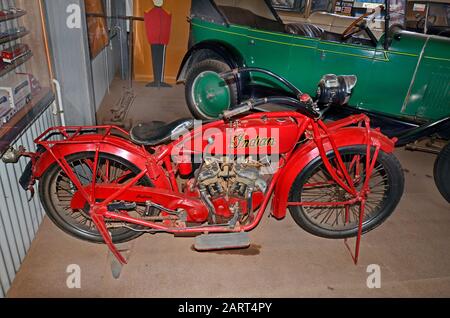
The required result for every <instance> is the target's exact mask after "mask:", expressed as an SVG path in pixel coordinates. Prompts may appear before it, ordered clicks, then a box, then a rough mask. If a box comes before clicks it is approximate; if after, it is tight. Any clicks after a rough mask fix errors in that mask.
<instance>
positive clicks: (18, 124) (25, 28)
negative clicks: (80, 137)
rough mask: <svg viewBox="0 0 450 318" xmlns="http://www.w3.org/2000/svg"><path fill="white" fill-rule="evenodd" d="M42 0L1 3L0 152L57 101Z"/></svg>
mask: <svg viewBox="0 0 450 318" xmlns="http://www.w3.org/2000/svg"><path fill="white" fill-rule="evenodd" d="M43 21H44V20H43V18H42V7H41V2H40V0H1V1H0V53H1V56H0V153H3V152H4V151H5V150H6V149H7V148H8V147H9V145H10V144H11V143H12V142H13V141H14V140H15V139H16V138H17V137H18V136H19V135H20V134H21V132H22V131H24V129H26V127H27V126H29V125H30V124H31V123H32V122H33V121H34V120H35V119H36V118H37V117H38V116H39V115H40V113H42V112H43V111H44V110H45V109H47V108H48V107H49V106H50V105H51V104H52V102H53V101H54V94H53V89H52V81H51V78H52V76H51V65H50V63H49V54H48V46H47V43H46V36H45V29H44V24H43V23H44V22H43Z"/></svg>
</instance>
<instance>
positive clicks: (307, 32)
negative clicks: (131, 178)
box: [178, 0, 450, 202]
mask: <svg viewBox="0 0 450 318" xmlns="http://www.w3.org/2000/svg"><path fill="white" fill-rule="evenodd" d="M329 1H332V0H329ZM313 2H314V1H313ZM405 8H406V1H404V0H396V1H393V0H392V1H388V0H386V1H385V3H384V4H383V8H381V7H379V8H378V10H376V9H372V8H370V9H368V10H367V12H366V13H364V14H362V15H361V16H360V17H358V18H352V19H350V20H349V21H348V25H347V26H346V27H345V30H344V31H343V32H341V33H336V32H334V31H328V30H325V29H323V28H321V27H319V26H317V25H315V24H313V23H310V22H309V21H305V22H297V23H284V22H283V21H282V19H281V18H280V16H279V15H278V13H277V11H276V10H275V9H274V7H273V6H272V3H271V1H269V0H266V1H260V0H245V1H244V0H235V1H229V0H215V1H213V0H193V1H192V9H191V16H190V19H189V20H190V24H191V34H190V39H191V41H190V49H189V51H188V53H187V54H186V56H185V57H184V60H183V62H182V64H181V67H180V71H179V74H178V81H180V82H184V83H185V86H186V88H185V90H186V101H187V104H188V107H189V109H190V110H191V112H192V114H193V115H194V117H196V118H200V119H213V118H217V117H218V116H219V115H220V114H221V112H222V111H223V110H225V109H230V108H233V107H234V106H235V105H236V104H238V103H240V102H242V101H243V100H246V99H248V98H258V97H261V96H267V95H268V94H269V95H272V96H283V95H285V94H286V89H285V87H283V85H278V84H275V83H274V82H273V81H272V80H270V79H269V78H267V77H265V76H261V75H259V74H253V73H252V72H247V73H246V74H240V75H239V76H238V75H236V76H235V78H234V79H233V80H230V79H227V80H224V79H223V78H222V77H221V76H220V74H221V73H222V72H228V71H230V70H232V69H236V68H239V67H242V66H252V67H260V68H264V69H269V70H271V71H273V72H274V73H277V74H280V75H282V76H283V77H285V78H287V79H288V80H289V81H291V82H292V83H293V84H294V85H297V86H301V87H303V88H304V91H305V92H306V93H308V94H310V95H311V96H314V95H315V94H316V85H315V83H317V81H319V80H320V78H322V76H323V75H325V74H355V75H356V76H357V78H358V85H357V87H356V88H355V90H354V93H353V95H352V97H351V98H350V100H349V101H348V104H347V105H345V106H344V107H341V108H335V109H334V110H332V111H330V112H329V113H327V116H328V119H333V120H336V119H340V118H343V117H346V116H348V115H351V114H355V113H361V112H363V113H365V114H367V115H368V116H369V117H370V118H371V119H372V122H373V124H374V125H375V126H376V127H380V128H381V130H382V131H383V132H384V133H385V134H387V135H388V136H390V137H397V138H398V139H399V141H398V142H397V146H405V145H408V144H411V143H414V142H416V141H418V140H419V139H421V138H425V137H429V136H431V135H437V136H438V137H439V140H443V142H440V141H439V144H433V146H426V147H415V149H418V150H424V151H429V152H434V153H439V152H440V149H442V144H445V143H447V142H448V140H449V139H450V85H449V83H450V39H449V38H446V37H442V36H435V35H426V34H419V33H415V32H409V31H405V30H404V27H403V25H402V24H401V22H402V17H403V16H404V12H405ZM375 15H376V16H381V17H382V18H383V20H384V23H383V24H384V31H383V32H382V34H381V35H380V36H379V37H377V36H376V35H375V34H374V33H373V32H372V29H371V27H370V25H371V23H370V22H371V21H373V19H374V16H375ZM385 17H388V18H385ZM325 84H326V85H331V86H332V85H334V83H332V81H330V82H328V83H325ZM293 97H295V96H293ZM447 153H448V152H447ZM448 157H449V158H448V160H449V162H450V155H449V156H448ZM449 171H450V169H449ZM449 178H450V176H449ZM447 180H448V179H447ZM438 187H439V185H438ZM444 196H446V198H447V200H449V202H450V189H449V190H448V193H447V194H446V195H444Z"/></svg>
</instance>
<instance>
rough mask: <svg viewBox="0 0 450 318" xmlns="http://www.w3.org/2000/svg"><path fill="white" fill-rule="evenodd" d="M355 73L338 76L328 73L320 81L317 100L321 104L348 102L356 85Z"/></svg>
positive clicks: (342, 103)
mask: <svg viewBox="0 0 450 318" xmlns="http://www.w3.org/2000/svg"><path fill="white" fill-rule="evenodd" d="M356 82H357V77H356V76H355V75H342V76H337V75H334V74H327V75H325V76H324V77H322V79H321V80H320V82H319V87H318V88H317V101H318V103H319V104H338V105H344V104H347V103H348V101H349V99H350V96H351V94H352V89H353V88H354V87H355V85H356Z"/></svg>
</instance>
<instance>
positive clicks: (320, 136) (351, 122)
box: [24, 111, 395, 264]
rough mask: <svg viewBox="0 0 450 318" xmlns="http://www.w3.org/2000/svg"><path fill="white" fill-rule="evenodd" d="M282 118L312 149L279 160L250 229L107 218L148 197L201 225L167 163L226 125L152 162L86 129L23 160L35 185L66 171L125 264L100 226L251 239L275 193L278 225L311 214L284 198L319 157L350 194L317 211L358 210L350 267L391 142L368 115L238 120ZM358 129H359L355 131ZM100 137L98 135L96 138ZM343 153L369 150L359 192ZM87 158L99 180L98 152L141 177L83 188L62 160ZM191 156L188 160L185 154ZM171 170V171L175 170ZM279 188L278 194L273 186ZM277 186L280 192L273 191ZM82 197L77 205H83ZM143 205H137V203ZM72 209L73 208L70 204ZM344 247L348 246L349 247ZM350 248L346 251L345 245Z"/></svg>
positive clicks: (63, 132)
mask: <svg viewBox="0 0 450 318" xmlns="http://www.w3.org/2000/svg"><path fill="white" fill-rule="evenodd" d="M261 116H265V117H266V118H279V117H291V118H294V119H295V120H296V122H297V131H296V134H297V139H296V140H299V139H300V137H301V136H303V135H304V134H306V136H308V137H309V141H308V142H306V143H305V144H304V145H302V146H301V147H299V148H298V149H297V148H296V143H293V144H292V145H291V147H290V149H289V151H288V152H287V153H284V154H282V158H281V162H280V166H281V168H280V169H278V170H277V172H276V173H275V174H274V175H273V178H272V181H271V183H270V185H269V187H268V189H267V191H266V193H265V196H264V200H263V202H262V204H261V206H260V207H259V209H258V211H257V212H256V214H255V217H254V218H253V220H252V222H251V223H250V224H247V225H240V224H239V223H238V224H237V225H236V227H235V228H232V229H230V228H229V227H223V226H215V225H213V226H199V227H186V226H184V227H173V226H171V225H167V224H165V223H162V224H161V223H156V222H152V221H145V220H142V219H137V218H133V217H131V216H129V215H128V214H127V213H126V212H125V211H120V212H119V213H116V212H110V211H108V209H107V205H108V204H109V203H111V202H112V201H114V200H125V201H133V200H134V201H138V199H137V196H136V193H137V192H141V193H143V194H146V195H148V196H149V197H151V200H152V202H155V203H157V204H160V205H162V206H165V207H169V208H170V207H171V206H172V205H173V202H185V203H186V209H187V211H188V212H189V211H190V213H189V214H190V215H191V216H192V219H191V221H195V220H196V219H195V217H196V216H195V213H197V215H198V216H199V219H200V218H201V215H204V214H205V213H208V210H207V208H206V206H205V205H204V204H203V203H202V201H201V200H199V198H196V197H192V196H188V195H185V194H183V193H181V191H180V189H178V184H177V181H176V172H177V171H176V169H175V170H174V165H173V164H172V161H171V154H172V150H174V147H180V145H181V144H182V143H183V142H184V141H185V140H187V139H188V138H192V137H193V136H194V135H195V134H197V133H202V132H204V131H205V130H206V129H208V128H212V127H220V126H223V125H224V122H223V121H216V122H213V123H210V124H207V125H204V126H202V127H201V128H199V129H195V130H193V131H191V132H189V133H187V134H186V135H184V136H182V137H181V138H180V139H179V140H177V141H174V142H172V143H170V144H168V145H161V146H158V147H155V148H153V150H154V154H150V153H149V152H148V151H147V150H146V148H145V147H144V146H137V145H135V144H133V143H131V142H130V141H128V140H127V139H126V138H127V137H128V136H129V134H128V132H126V131H124V130H123V129H121V128H118V127H114V126H89V127H55V128H50V129H48V130H46V131H45V132H44V133H43V134H41V135H40V136H39V137H38V138H37V139H36V140H35V143H37V144H38V145H41V146H42V147H44V148H45V149H46V152H44V153H43V154H29V153H27V154H24V155H28V156H30V157H32V160H33V163H34V165H33V178H39V177H40V176H42V174H43V173H44V172H45V171H46V169H48V167H50V166H51V165H52V164H53V163H55V162H56V163H57V164H59V165H60V166H61V168H62V169H63V171H64V172H65V173H66V174H67V176H68V177H69V178H70V179H71V181H72V182H73V183H74V185H75V186H76V187H77V189H78V190H79V192H80V195H78V198H77V200H85V201H87V202H89V204H90V206H91V211H90V214H91V217H92V220H93V222H94V223H95V225H96V226H97V228H98V230H99V232H100V233H101V235H102V237H103V239H104V241H105V243H106V244H107V245H108V247H109V248H110V249H111V251H112V253H113V254H114V255H115V256H116V257H117V259H118V260H119V261H120V262H121V263H123V264H125V263H126V260H125V259H124V258H123V256H122V255H121V254H120V253H119V252H118V250H117V249H116V248H115V246H114V244H113V243H112V240H111V237H110V235H109V232H108V230H107V228H106V224H105V218H107V219H114V220H120V221H124V222H128V223H132V224H136V225H141V226H144V227H148V228H151V229H155V230H160V231H165V232H168V233H202V232H207V233H211V232H240V231H250V230H252V229H253V228H255V227H256V226H257V225H258V223H259V222H260V220H261V218H262V217H263V214H264V211H265V209H266V207H267V204H268V202H269V200H270V198H271V196H272V194H273V193H275V198H274V204H273V207H272V208H273V209H272V214H273V215H274V216H275V217H277V218H282V217H284V215H285V213H286V207H288V206H293V205H299V206H313V205H318V203H317V202H314V203H313V202H287V197H288V191H289V189H290V187H291V185H292V182H293V180H294V179H295V177H296V176H297V175H298V173H299V172H300V171H301V170H302V169H303V168H304V167H306V165H307V164H308V163H309V162H311V161H312V160H313V159H314V158H316V157H318V156H320V157H321V158H322V160H323V161H324V164H325V166H326V168H327V170H328V171H329V173H330V175H331V176H332V177H333V179H334V182H336V183H338V184H339V185H340V186H341V187H342V188H343V189H345V190H346V191H347V192H348V193H350V194H352V196H353V199H352V200H349V201H346V202H326V203H325V202H324V203H320V204H322V205H332V206H345V207H346V208H347V209H348V206H349V205H351V204H355V203H356V202H360V205H361V209H360V224H359V229H358V237H357V242H356V247H355V255H354V256H353V255H352V257H353V259H354V262H355V263H356V262H357V261H358V256H359V246H360V239H361V232H362V219H363V216H364V207H365V199H366V196H367V194H368V191H369V186H368V183H369V180H370V177H371V172H372V169H373V167H374V164H375V162H376V159H377V156H378V153H379V150H380V149H383V151H385V152H388V153H389V152H392V151H393V149H394V144H395V139H392V140H391V139H388V138H387V137H385V136H384V135H382V134H381V133H380V132H379V131H377V130H371V129H370V123H369V119H368V117H367V116H365V115H357V116H350V117H349V118H346V119H343V120H340V121H337V122H333V123H330V124H327V125H326V124H324V123H323V122H322V121H321V120H314V119H311V118H309V117H306V116H304V115H302V114H300V113H297V112H293V111H285V112H272V113H264V114H261V113H255V114H251V115H248V116H246V117H244V118H242V120H244V119H246V120H250V119H254V118H261ZM355 125H357V126H355ZM86 131H96V132H98V133H96V134H88V135H84V134H83V133H84V132H86ZM99 131H103V133H99ZM114 132H116V133H118V134H120V135H123V136H124V137H125V138H122V137H117V136H114V134H113V133H114ZM55 133H56V134H58V135H60V136H62V137H63V139H62V140H48V139H47V138H46V137H48V136H49V135H52V134H55ZM347 145H366V146H367V156H366V157H367V163H366V166H367V167H370V168H369V169H368V171H367V172H368V173H367V174H366V180H365V182H364V185H363V187H362V190H361V191H359V192H358V191H357V190H356V188H355V187H354V185H353V181H352V179H351V178H350V176H349V173H348V171H347V169H346V168H345V165H344V164H343V161H342V158H341V156H340V154H339V151H338V149H339V148H340V147H343V146H347ZM372 148H375V152H374V153H373V156H372V157H371V149H372ZM82 151H90V152H94V153H95V156H94V163H93V165H94V170H93V175H96V172H97V170H96V169H97V164H98V157H99V153H100V152H102V153H103V152H106V153H111V154H115V155H118V156H121V157H124V158H125V159H127V160H129V161H130V162H132V163H133V164H135V165H136V166H137V167H139V168H140V169H141V173H140V174H139V175H137V176H136V177H134V178H133V179H132V180H130V181H129V182H128V183H126V184H125V185H122V186H121V187H115V188H114V187H112V186H111V185H108V186H105V185H97V184H96V183H95V180H94V181H93V183H92V185H90V186H88V187H86V186H82V185H81V183H80V181H79V180H78V178H77V177H76V176H75V175H74V173H73V172H72V171H71V169H70V168H69V166H68V164H67V161H66V159H65V157H66V156H67V155H69V154H73V153H77V152H82ZM329 151H334V152H335V154H336V158H337V162H338V164H337V165H336V166H334V165H333V164H332V163H331V162H330V161H329V160H328V158H327V153H328V152H329ZM184 154H189V153H186V152H185V153H184ZM175 168H176V167H175ZM143 176H148V177H149V178H150V180H151V181H152V182H153V184H154V186H155V187H153V188H150V187H139V186H136V183H137V182H138V181H139V180H140V179H141V178H142V177H143ZM278 184H279V186H278ZM276 185H277V186H276ZM100 193H101V198H102V199H103V201H102V202H99V203H98V202H96V198H98V196H97V194H98V195H99V196H100ZM80 196H81V197H80ZM141 201H142V200H141ZM74 204H75V203H74ZM346 244H347V243H346ZM347 246H348V245H347Z"/></svg>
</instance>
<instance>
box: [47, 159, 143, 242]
mask: <svg viewBox="0 0 450 318" xmlns="http://www.w3.org/2000/svg"><path fill="white" fill-rule="evenodd" d="M65 159H66V160H67V163H68V164H69V165H70V166H71V167H72V170H73V171H74V172H75V174H76V175H77V176H78V178H79V180H80V181H81V183H82V184H83V185H87V184H91V183H92V169H91V168H90V167H89V164H91V165H92V163H93V162H94V153H93V152H82V153H77V154H74V155H70V156H67V157H66V158H65ZM98 162H99V163H98V168H97V169H98V170H97V171H98V173H97V182H98V183H102V182H105V183H106V182H117V183H118V184H124V183H126V182H127V181H128V180H130V179H132V178H133V177H134V176H136V175H138V174H139V173H140V169H139V168H137V167H136V166H135V165H133V164H132V163H130V162H128V161H127V160H125V159H123V158H120V157H117V156H114V155H110V154H105V153H101V154H99V159H98ZM113 178H114V179H113ZM106 179H109V180H106ZM139 185H145V186H151V182H150V180H149V179H148V178H147V177H143V178H142V179H141V180H140V181H139ZM75 192H76V188H75V186H74V185H73V183H72V182H71V181H70V180H69V178H68V177H67V176H66V175H65V173H64V172H63V170H62V169H61V167H60V166H59V165H58V164H57V163H54V164H53V165H52V166H51V167H50V168H49V169H48V170H47V171H46V172H45V173H44V175H43V176H42V178H41V180H40V181H39V196H40V199H41V202H42V205H43V207H44V210H45V212H46V214H47V215H48V217H49V218H50V220H52V221H53V223H55V225H56V226H58V227H59V228H60V229H61V230H63V231H64V232H66V233H67V234H69V235H71V236H73V237H76V238H78V239H81V240H84V241H88V242H91V243H104V241H103V238H102V236H101V235H100V233H99V232H98V231H97V229H96V227H95V225H94V224H93V222H92V220H91V218H90V217H89V207H88V206H86V207H85V208H84V209H82V210H76V211H74V210H72V209H71V208H70V201H71V198H72V197H73V195H74V194H75ZM144 209H145V207H143V206H138V207H137V208H136V211H131V212H130V213H138V214H140V215H142V214H143V212H144ZM105 223H106V226H107V228H108V230H109V232H110V233H111V236H112V241H113V243H124V242H127V241H130V240H133V239H136V238H137V237H139V236H140V235H142V234H143V232H142V231H139V229H141V227H139V226H137V225H133V224H129V225H127V227H124V226H120V223H118V222H114V221H112V220H105Z"/></svg>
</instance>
